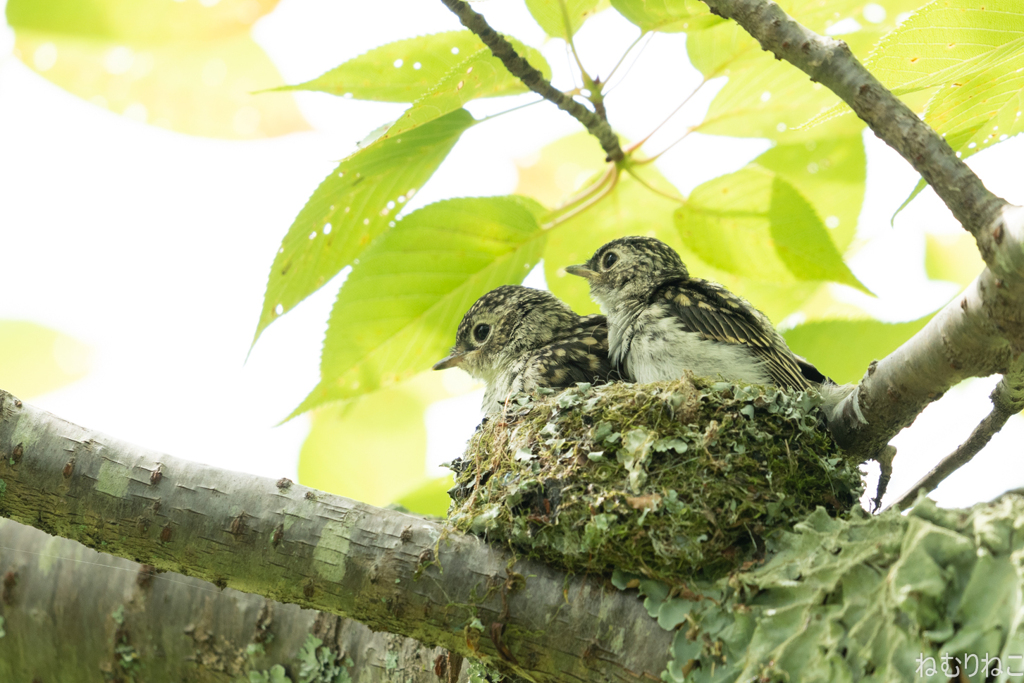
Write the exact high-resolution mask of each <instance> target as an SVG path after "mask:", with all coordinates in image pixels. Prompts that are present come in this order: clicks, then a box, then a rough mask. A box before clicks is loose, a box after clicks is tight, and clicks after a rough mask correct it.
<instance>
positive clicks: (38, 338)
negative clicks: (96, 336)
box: [0, 320, 91, 398]
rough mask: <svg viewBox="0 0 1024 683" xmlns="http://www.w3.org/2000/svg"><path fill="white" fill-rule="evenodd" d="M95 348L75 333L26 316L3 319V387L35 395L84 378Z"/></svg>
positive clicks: (0, 370)
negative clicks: (68, 332) (67, 333)
mask: <svg viewBox="0 0 1024 683" xmlns="http://www.w3.org/2000/svg"><path fill="white" fill-rule="evenodd" d="M90 356H91V351H90V349H89V347H88V346H86V345H85V344H83V343H82V342H80V341H78V340H77V339H75V338H74V337H70V336H68V335H66V334H62V333H60V332H58V331H56V330H52V329H50V328H49V327H44V326H43V325H39V324H37V323H32V322H28V321H22V320H0V388H2V389H3V390H4V391H9V392H10V393H12V394H14V395H15V396H17V397H18V398H32V397H33V396H38V395H39V394H45V393H46V392H48V391H53V390H54V389H59V388H60V387H62V386H64V385H65V384H70V383H71V382H74V381H75V380H78V379H81V378H82V377H84V376H85V375H86V374H87V373H88V371H89V365H90V364H91V360H90Z"/></svg>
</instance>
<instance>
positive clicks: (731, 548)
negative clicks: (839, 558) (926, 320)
mask: <svg viewBox="0 0 1024 683" xmlns="http://www.w3.org/2000/svg"><path fill="white" fill-rule="evenodd" d="M820 405H821V398H820V397H819V396H818V395H817V394H816V393H814V392H802V391H798V392H791V391H787V390H782V389H778V388H776V387H764V386H757V385H743V384H733V383H729V382H720V381H714V380H708V379H703V378H696V377H684V378H682V379H680V380H676V381H672V382H657V383H652V384H644V385H637V384H626V383H616V384H609V385H604V386H598V387H591V386H589V385H586V384H580V385H577V386H576V387H573V388H570V389H566V390H564V391H562V392H561V393H558V394H554V393H551V394H549V395H546V396H539V397H527V396H519V397H517V398H516V399H515V400H513V401H512V404H511V407H509V408H508V409H507V410H506V411H505V413H504V414H503V415H500V416H494V417H491V418H490V419H489V420H487V421H485V423H484V424H482V425H481V426H480V428H479V429H478V430H477V432H476V434H474V435H473V437H472V438H471V439H470V442H469V445H468V447H467V449H466V453H465V454H464V456H463V457H462V458H460V459H459V460H456V461H455V462H453V463H452V465H451V467H452V469H453V470H454V471H455V472H456V486H455V488H453V489H452V491H451V494H452V497H453V499H454V500H453V504H452V507H451V510H450V511H449V517H448V519H449V524H451V525H452V526H454V527H455V528H457V529H460V530H463V531H470V532H473V533H477V534H481V535H485V536H486V537H488V538H489V539H491V540H500V541H504V542H506V543H508V544H510V545H511V546H512V548H513V549H514V550H515V551H516V552H517V553H519V554H521V555H526V556H530V557H536V558H539V559H541V560H543V561H545V562H548V563H551V564H555V565H559V566H562V567H564V568H566V569H569V570H573V571H590V572H601V573H610V572H611V571H612V570H613V569H620V570H623V571H629V572H634V573H638V574H642V575H645V576H648V577H651V578H656V579H659V580H662V581H666V582H668V583H678V582H680V581H681V580H683V581H685V580H687V579H691V578H715V577H717V576H721V575H722V574H724V573H726V572H728V571H730V570H732V569H735V568H738V567H740V566H743V565H744V564H745V563H749V562H751V561H756V560H758V559H760V558H761V557H762V556H763V551H764V539H765V538H766V537H767V536H768V535H769V534H770V533H771V532H773V531H775V530H776V529H783V528H790V527H791V526H792V523H793V521H795V520H798V519H801V518H803V517H805V516H806V515H807V514H809V513H810V512H812V511H813V510H814V509H815V508H816V507H817V506H823V507H825V508H826V509H827V510H829V511H830V512H831V513H832V514H837V513H843V512H846V511H848V510H849V509H850V508H851V507H852V506H854V505H855V504H856V502H857V500H858V498H859V496H860V492H861V487H862V485H861V476H860V472H859V471H858V468H857V463H855V462H852V461H850V460H848V459H846V458H844V457H843V454H842V453H841V452H840V451H839V449H838V447H837V446H836V445H835V444H834V442H833V441H832V439H831V437H830V435H829V433H828V431H827V429H826V428H825V427H824V426H823V423H822V417H821V413H820V411H819V410H818V407H819V406H820Z"/></svg>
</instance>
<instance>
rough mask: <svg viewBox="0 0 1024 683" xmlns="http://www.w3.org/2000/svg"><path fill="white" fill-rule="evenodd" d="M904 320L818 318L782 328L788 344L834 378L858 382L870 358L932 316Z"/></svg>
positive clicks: (894, 345)
mask: <svg viewBox="0 0 1024 683" xmlns="http://www.w3.org/2000/svg"><path fill="white" fill-rule="evenodd" d="M931 318H932V316H931V315H928V316H925V317H924V318H920V319H918V320H913V321H911V322H907V323H883V322H879V321H877V320H819V321H815V322H810V323H807V324H805V325H798V326H796V327H794V328H793V329H791V330H789V331H787V332H784V333H783V335H782V336H783V337H785V339H786V343H787V344H789V348H791V349H792V350H793V352H794V353H796V354H799V355H801V356H803V357H805V358H807V359H808V360H810V361H811V362H812V363H814V364H815V366H817V368H818V369H819V370H821V372H823V373H824V374H826V375H828V376H829V377H831V378H832V379H834V380H835V381H836V382H838V383H840V384H845V383H848V382H857V381H859V380H860V378H861V377H862V376H863V375H864V370H865V369H866V368H867V367H868V365H869V364H870V363H871V361H873V360H878V359H880V358H885V357H886V356H888V355H889V354H890V353H892V352H893V351H895V350H896V349H897V348H898V347H899V346H900V345H901V344H902V343H903V342H905V341H907V340H908V339H910V338H911V337H912V336H914V335H915V334H916V333H917V332H918V331H919V330H920V329H921V328H923V327H924V326H925V324H926V323H927V322H928V321H929V320H931Z"/></svg>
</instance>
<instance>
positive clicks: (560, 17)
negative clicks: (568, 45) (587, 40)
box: [526, 0, 598, 40]
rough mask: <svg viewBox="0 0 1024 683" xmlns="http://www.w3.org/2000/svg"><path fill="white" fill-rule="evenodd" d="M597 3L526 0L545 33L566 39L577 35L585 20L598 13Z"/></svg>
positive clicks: (567, 0) (586, 1)
mask: <svg viewBox="0 0 1024 683" xmlns="http://www.w3.org/2000/svg"><path fill="white" fill-rule="evenodd" d="M597 5H598V0H526V8H527V9H528V10H530V14H531V15H533V19H534V21H536V22H537V23H538V24H540V27H541V28H542V29H544V33H547V34H548V35H549V36H551V37H552V38H562V39H565V40H568V39H570V38H572V37H573V36H574V35H576V31H579V30H580V27H581V26H583V22H585V21H586V20H587V19H589V18H590V17H591V16H593V15H594V14H596V13H597V11H598V6H597ZM563 7H564V9H563ZM566 18H568V21H569V23H568V31H566V28H567V26H566Z"/></svg>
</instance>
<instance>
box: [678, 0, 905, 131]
mask: <svg viewBox="0 0 1024 683" xmlns="http://www.w3.org/2000/svg"><path fill="white" fill-rule="evenodd" d="M919 2H920V0H889V1H888V2H883V3H872V4H873V5H877V6H884V9H885V12H883V14H884V18H883V19H882V20H881V21H876V22H875V23H872V22H870V21H868V20H867V19H865V17H864V14H865V3H863V2H860V1H857V0H841V1H839V2H829V3H822V2H814V1H813V0H798V1H795V2H784V3H781V4H782V7H783V9H785V10H787V11H788V12H789V14H790V15H791V16H793V17H794V18H795V19H797V20H798V21H800V22H801V23H803V24H804V25H806V26H807V27H808V28H810V29H812V30H815V31H824V30H826V29H828V28H829V27H830V26H833V25H835V24H836V23H837V22H839V21H843V20H849V19H855V20H857V21H858V24H857V25H858V26H860V28H859V29H858V30H856V31H853V32H851V33H847V34H843V36H842V38H843V40H844V41H845V42H846V43H847V44H848V45H849V47H850V49H851V50H853V52H854V54H856V55H859V56H863V55H866V54H867V52H868V50H869V49H870V47H871V46H872V45H873V44H874V43H875V41H876V40H877V38H878V37H879V36H881V35H882V34H883V33H884V32H885V31H887V30H888V29H889V28H891V27H892V26H894V25H895V18H896V16H897V14H898V13H899V12H902V11H906V10H909V9H913V8H914V7H916V6H917V4H918V3H919ZM869 16H873V15H870V14H869ZM687 52H688V54H689V55H690V59H691V61H692V62H693V64H694V66H696V67H697V68H698V69H699V70H700V71H701V72H702V73H703V74H704V75H705V76H706V77H707V78H713V77H717V76H723V75H725V76H728V77H729V81H728V82H727V83H726V85H725V86H724V87H723V88H722V89H721V90H720V91H719V93H718V94H717V95H716V96H715V99H714V100H713V101H712V103H711V106H710V107H709V108H708V112H707V114H706V116H705V119H704V121H703V122H702V123H701V124H700V126H699V128H698V129H699V130H700V131H701V132H704V133H710V134H715V135H732V136H737V137H766V138H771V139H782V140H786V141H787V142H788V141H791V140H795V139H801V140H807V139H817V140H823V139H830V138H832V137H835V136H837V135H838V136H848V135H852V134H855V133H857V132H858V131H859V130H860V129H861V128H862V127H863V124H862V123H861V122H860V120H859V119H855V118H841V119H838V120H837V121H835V122H834V123H833V124H832V125H830V126H829V127H828V128H824V129H823V128H820V127H818V128H814V129H813V130H812V129H809V128H800V127H801V125H802V124H804V123H805V122H806V121H808V119H811V118H813V117H815V116H816V115H818V114H819V113H820V112H822V111H828V110H829V109H830V108H832V107H833V106H835V105H837V104H838V103H839V99H838V97H836V95H834V94H833V93H832V91H830V90H829V89H828V88H825V87H824V86H822V85H821V84H820V83H811V82H810V80H809V77H808V76H807V75H806V74H805V73H803V72H802V71H800V70H799V69H797V68H796V67H794V66H792V65H791V64H789V63H788V62H784V61H780V60H776V59H775V58H774V57H773V56H772V55H771V54H770V53H767V52H764V51H762V50H761V49H760V46H759V45H758V44H757V42H756V41H755V40H754V39H753V38H751V37H750V36H749V35H748V34H746V32H744V31H743V30H742V29H741V28H740V27H739V26H737V25H736V24H735V23H733V22H729V23H727V24H722V25H719V26H715V27H712V28H710V29H708V30H706V31H700V32H696V33H693V34H692V35H690V36H688V38H687ZM798 128H799V130H797V129H798Z"/></svg>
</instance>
